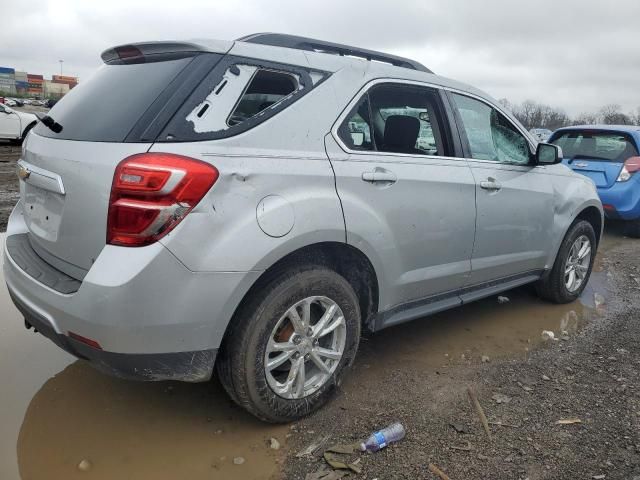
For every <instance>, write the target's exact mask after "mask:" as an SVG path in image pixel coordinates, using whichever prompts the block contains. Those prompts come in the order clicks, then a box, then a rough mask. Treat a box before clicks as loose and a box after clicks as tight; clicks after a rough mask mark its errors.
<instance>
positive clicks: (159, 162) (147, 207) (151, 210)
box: [107, 153, 219, 247]
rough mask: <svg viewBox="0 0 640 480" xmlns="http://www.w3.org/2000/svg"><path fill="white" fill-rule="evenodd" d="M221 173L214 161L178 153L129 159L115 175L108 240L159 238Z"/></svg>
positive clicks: (131, 242)
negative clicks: (207, 161) (210, 163)
mask: <svg viewBox="0 0 640 480" xmlns="http://www.w3.org/2000/svg"><path fill="white" fill-rule="evenodd" d="M218 175H219V174H218V170H217V169H216V168H215V167H214V166H212V165H209V164H208V163H204V162H201V161H199V160H195V159H193V158H189V157H183V156H181V155H174V154H172V153H142V154H138V155H132V156H131V157H128V158H125V159H124V160H123V161H122V162H120V164H119V165H118V167H117V168H116V172H115V174H114V176H113V184H112V186H111V198H110V200H109V216H108V220H107V243H109V244H111V245H122V246H126V247H140V246H142V245H149V244H150V243H153V242H155V241H157V240H159V239H160V238H162V237H163V236H165V235H166V234H167V233H169V232H170V231H171V230H172V229H173V228H175V226H176V225H178V223H180V222H181V221H182V219H183V218H184V217H185V216H186V215H187V214H188V213H189V212H190V211H191V210H192V209H193V207H195V206H196V205H197V204H198V202H200V200H202V197H204V195H205V194H206V193H207V192H208V191H209V189H210V188H211V186H212V185H213V184H214V183H215V182H216V180H217V179H218Z"/></svg>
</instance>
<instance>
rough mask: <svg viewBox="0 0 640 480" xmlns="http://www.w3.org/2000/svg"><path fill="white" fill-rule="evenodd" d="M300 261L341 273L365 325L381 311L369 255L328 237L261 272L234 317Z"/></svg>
mask: <svg viewBox="0 0 640 480" xmlns="http://www.w3.org/2000/svg"><path fill="white" fill-rule="evenodd" d="M299 265H310V266H313V265H315V266H321V267H326V268H329V269H331V270H333V271H335V272H336V273H338V274H340V275H342V276H343V277H344V278H345V279H346V280H347V281H348V282H349V284H351V286H352V287H353V289H354V291H355V292H356V295H357V296H358V300H359V303H360V312H361V316H362V322H363V324H364V325H367V320H369V319H370V318H372V317H373V315H375V314H376V313H377V312H378V304H379V291H380V290H379V288H380V287H379V283H378V275H377V273H376V271H375V269H374V267H373V264H372V263H371V261H370V260H369V258H368V257H367V256H366V255H365V254H364V253H363V252H362V251H361V250H359V249H358V248H356V247H354V246H351V245H349V244H347V243H341V242H332V241H328V242H320V243H314V244H311V245H307V246H304V247H301V248H298V249H297V250H294V251H292V252H290V253H288V254H286V255H285V256H283V257H282V258H280V259H279V260H278V261H276V262H275V263H274V264H273V265H271V266H270V267H269V268H268V269H267V270H265V271H264V272H262V274H261V275H260V276H259V277H258V278H257V279H256V280H255V281H254V282H253V284H252V285H251V287H249V289H248V290H247V292H246V293H245V294H244V296H243V297H242V300H241V301H240V302H239V303H238V305H237V306H236V308H235V310H234V314H233V316H232V319H233V317H235V315H236V313H237V312H238V311H239V310H240V309H241V308H242V306H243V305H244V304H245V303H246V302H247V300H248V299H249V298H250V297H251V296H252V295H254V294H255V293H256V292H257V291H259V290H260V289H261V288H262V287H264V286H265V285H266V284H267V283H268V282H270V281H271V280H272V279H273V278H274V277H275V276H277V275H279V274H281V273H282V272H283V271H285V270H287V269H288V268H291V267H293V266H299ZM232 322H233V320H231V321H230V322H229V325H230V324H231V323H232ZM229 325H227V327H226V329H225V336H226V334H227V332H228V331H229ZM223 342H224V340H223Z"/></svg>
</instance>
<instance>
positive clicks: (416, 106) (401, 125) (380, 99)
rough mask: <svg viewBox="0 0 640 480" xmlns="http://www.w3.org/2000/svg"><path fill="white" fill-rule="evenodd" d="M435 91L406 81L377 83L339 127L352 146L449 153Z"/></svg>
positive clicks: (395, 150)
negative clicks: (404, 82)
mask: <svg viewBox="0 0 640 480" xmlns="http://www.w3.org/2000/svg"><path fill="white" fill-rule="evenodd" d="M443 118H444V116H443V114H442V108H441V103H440V99H439V96H438V93H437V91H435V90H433V89H430V88H425V87H419V86H414V85H406V84H382V85H376V86H374V87H372V88H371V90H370V91H369V92H368V93H367V94H365V96H363V98H362V99H361V100H360V102H359V103H358V104H357V105H356V106H355V107H354V108H353V109H352V111H351V113H350V114H349V115H348V116H347V118H346V119H345V121H344V122H343V123H342V124H341V126H340V127H339V129H338V135H339V136H340V138H341V139H342V141H343V143H344V144H345V145H346V146H347V147H348V148H350V149H353V150H375V151H378V152H389V153H401V154H409V155H432V156H451V155H452V148H451V142H450V141H449V137H448V134H447V131H446V130H445V129H443V126H444V125H445V124H444V122H443Z"/></svg>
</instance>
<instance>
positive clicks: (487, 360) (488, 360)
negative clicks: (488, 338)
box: [482, 355, 491, 363]
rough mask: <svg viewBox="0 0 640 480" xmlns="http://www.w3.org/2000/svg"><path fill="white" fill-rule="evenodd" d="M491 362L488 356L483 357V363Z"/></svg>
mask: <svg viewBox="0 0 640 480" xmlns="http://www.w3.org/2000/svg"><path fill="white" fill-rule="evenodd" d="M490 361H491V359H490V358H489V357H488V356H486V355H482V363H489V362H490Z"/></svg>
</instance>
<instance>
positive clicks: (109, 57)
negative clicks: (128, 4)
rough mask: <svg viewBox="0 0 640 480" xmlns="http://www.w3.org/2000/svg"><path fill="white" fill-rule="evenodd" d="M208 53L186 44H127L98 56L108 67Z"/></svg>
mask: <svg viewBox="0 0 640 480" xmlns="http://www.w3.org/2000/svg"><path fill="white" fill-rule="evenodd" d="M206 51H208V50H207V49H206V48H205V47H203V46H200V45H196V44H195V43H188V42H146V43H129V44H126V45H118V46H117V47H112V48H109V49H107V50H105V51H104V52H102V54H101V55H100V57H101V58H102V61H103V62H104V63H107V64H110V65H118V64H131V63H151V62H163V61H167V60H176V59H179V58H185V57H192V56H194V55H197V54H198V53H202V52H206Z"/></svg>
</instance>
